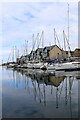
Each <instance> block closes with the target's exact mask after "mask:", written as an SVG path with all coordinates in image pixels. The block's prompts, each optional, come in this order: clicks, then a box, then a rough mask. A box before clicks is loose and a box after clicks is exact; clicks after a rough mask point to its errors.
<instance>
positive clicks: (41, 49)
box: [35, 48, 43, 52]
mask: <svg viewBox="0 0 80 120" xmlns="http://www.w3.org/2000/svg"><path fill="white" fill-rule="evenodd" d="M37 51H40V52H42V51H43V48H37V49H36V51H35V52H37Z"/></svg>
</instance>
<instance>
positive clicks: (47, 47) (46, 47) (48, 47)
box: [43, 46, 53, 50]
mask: <svg viewBox="0 0 80 120" xmlns="http://www.w3.org/2000/svg"><path fill="white" fill-rule="evenodd" d="M52 47H53V46H45V47H44V49H47V50H50V49H51V48H52ZM44 49H43V50H44Z"/></svg>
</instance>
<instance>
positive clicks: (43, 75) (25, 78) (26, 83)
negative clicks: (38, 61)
mask: <svg viewBox="0 0 80 120" xmlns="http://www.w3.org/2000/svg"><path fill="white" fill-rule="evenodd" d="M1 71H2V117H3V118H78V81H80V76H79V73H78V72H77V71H76V72H66V73H65V72H61V71H60V72H57V73H55V74H54V72H53V71H50V72H49V71H42V70H32V69H24V70H13V69H7V68H6V67H3V68H1Z"/></svg>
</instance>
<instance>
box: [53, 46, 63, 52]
mask: <svg viewBox="0 0 80 120" xmlns="http://www.w3.org/2000/svg"><path fill="white" fill-rule="evenodd" d="M55 46H56V47H57V48H59V47H58V46H57V45H53V46H52V47H51V50H52V49H53V48H54V47H55ZM59 49H60V50H61V51H62V49H61V48H59Z"/></svg>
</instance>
